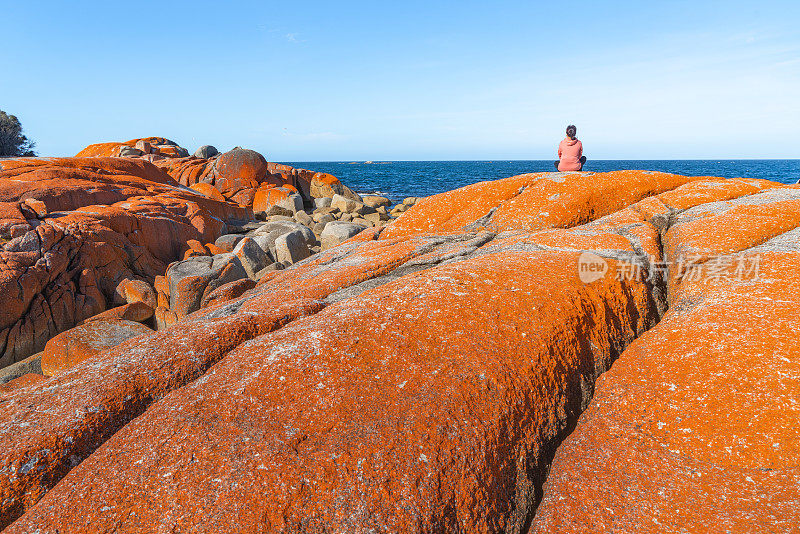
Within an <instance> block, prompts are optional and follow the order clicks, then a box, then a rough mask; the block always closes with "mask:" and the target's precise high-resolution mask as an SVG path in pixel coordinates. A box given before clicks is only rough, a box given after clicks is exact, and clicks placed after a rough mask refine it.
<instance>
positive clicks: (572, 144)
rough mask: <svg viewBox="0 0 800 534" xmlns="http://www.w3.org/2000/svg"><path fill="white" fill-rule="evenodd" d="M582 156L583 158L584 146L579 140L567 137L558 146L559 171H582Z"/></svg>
mask: <svg viewBox="0 0 800 534" xmlns="http://www.w3.org/2000/svg"><path fill="white" fill-rule="evenodd" d="M581 156H583V144H582V143H581V142H580V141H578V139H570V138H569V137H565V138H564V140H563V141H561V142H560V143H559V144H558V158H559V159H560V160H561V162H560V163H559V164H558V170H559V171H579V170H581V161H580V160H581Z"/></svg>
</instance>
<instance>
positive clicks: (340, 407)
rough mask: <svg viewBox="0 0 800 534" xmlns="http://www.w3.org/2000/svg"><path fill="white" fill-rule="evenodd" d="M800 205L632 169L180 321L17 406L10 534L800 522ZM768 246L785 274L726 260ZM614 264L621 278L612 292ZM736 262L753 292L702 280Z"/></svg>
mask: <svg viewBox="0 0 800 534" xmlns="http://www.w3.org/2000/svg"><path fill="white" fill-rule="evenodd" d="M796 191H797V189H796V188H794V187H792V186H784V185H781V184H776V183H771V182H766V181H760V180H746V179H731V180H725V179H718V178H708V177H702V178H689V177H683V176H676V175H669V174H663V173H650V172H642V171H621V172H613V173H604V174H592V173H549V174H548V173H545V174H530V175H522V176H517V177H512V178H508V179H504V180H497V181H494V182H483V183H480V184H474V185H472V186H468V187H465V188H462V189H459V190H456V191H452V192H450V193H445V194H443V195H437V196H434V197H429V198H427V199H424V200H422V201H420V202H419V203H418V204H417V205H415V206H414V207H413V208H411V209H409V210H408V211H406V212H405V213H404V214H403V215H402V216H401V217H400V218H399V219H398V220H397V221H395V222H393V223H392V224H391V225H389V226H387V227H385V228H372V229H369V230H366V231H364V232H361V233H359V234H358V235H356V236H355V237H353V238H352V239H350V240H349V241H346V242H345V243H343V244H342V245H340V246H338V247H335V248H331V249H328V250H325V251H323V252H322V253H320V254H317V255H315V256H312V257H310V258H308V259H306V260H303V261H300V262H298V263H296V264H294V265H292V266H291V267H289V268H287V269H285V270H281V271H275V272H273V273H270V274H269V276H265V277H264V278H262V279H260V281H259V282H258V284H257V285H256V286H255V287H252V288H249V289H246V290H244V292H241V291H239V290H236V291H233V290H232V291H229V292H222V291H221V292H220V295H219V296H215V298H214V299H213V302H212V303H211V304H210V305H209V306H208V307H206V308H203V309H200V310H199V311H196V312H194V313H192V314H190V315H188V316H186V317H185V318H183V319H182V320H180V321H179V322H177V323H176V324H175V325H173V326H172V327H170V328H168V329H166V330H163V331H159V332H156V333H154V334H151V335H146V336H139V337H137V338H133V339H130V340H128V341H126V342H124V343H122V344H120V345H118V346H116V347H114V348H112V349H110V350H108V351H105V352H103V353H101V354H98V355H96V356H94V357H92V358H90V359H88V360H86V361H84V362H83V363H80V364H78V365H76V366H75V367H72V368H70V369H67V370H66V371H64V372H63V373H62V374H60V375H58V376H57V377H53V378H50V379H46V380H39V381H34V382H32V383H30V384H28V385H24V386H22V387H19V388H16V389H13V390H11V391H6V392H0V503H2V504H1V505H0V506H2V508H0V517H2V524H3V525H9V526H8V529H7V532H11V533H17V532H19V533H21V532H32V531H39V532H61V533H63V532H86V531H95V532H106V531H107V532H158V531H181V530H187V531H202V532H451V531H452V532H458V531H461V532H526V531H528V529H533V530H535V531H541V532H554V531H582V532H585V531H602V530H616V531H626V532H641V531H648V530H653V531H655V530H660V531H680V530H681V529H682V528H688V529H690V530H691V529H699V530H713V529H715V528H719V529H721V530H725V529H726V528H728V526H729V527H730V528H729V530H736V528H738V526H739V525H745V528H744V530H765V531H766V530H771V529H772V530H781V529H782V526H787V525H791V524H796V523H797V518H798V510H797V508H796V503H797V502H798V495H797V487H798V483H800V480H798V478H799V477H798V473H797V470H796V466H794V462H796V458H797V457H798V450H797V443H798V439H797V438H798V436H797V432H798V430H797V429H798V428H800V427H799V426H798V425H797V419H798V418H797V407H796V403H795V402H794V399H795V398H796V397H797V394H796V393H797V391H796V390H797V389H798V387H800V375H798V374H797V373H796V370H797V369H796V367H797V364H798V361H800V354H796V352H797V351H796V350H795V348H794V347H795V346H796V345H797V343H796V340H797V327H796V326H795V325H796V324H797V323H798V321H797V319H798V317H796V315H797V313H798V312H796V310H797V309H798V306H797V296H796V295H797V294H798V292H797V289H798V288H796V287H795V286H796V285H797V282H796V281H795V279H794V278H795V277H794V276H793V272H794V271H792V270H791V269H794V268H796V264H797V263H798V262H800V255H798V253H799V251H798V249H797V247H796V246H795V244H796V243H797V234H796V232H795V231H794V228H796V227H797V226H798V224H800V206H798V205H796V200H795V198H796V196H795V193H796ZM15 246H19V247H21V248H22V249H25V248H26V247H32V248H33V244H29V243H28V242H25V243H23V242H22V241H20V242H19V243H18V245H15ZM756 254H758V255H760V256H759V258H760V268H761V271H760V276H763V278H758V279H755V278H753V277H752V276H750V277H749V278H748V277H744V278H742V279H735V278H734V276H733V275H734V274H736V271H735V269H736V268H737V267H736V264H735V262H727V261H722V260H720V258H723V259H724V258H726V257H730V258H739V257H744V258H745V259H746V258H748V257H751V256H754V255H756ZM587 255H589V256H587ZM684 256H687V257H690V260H688V261H684V260H685V258H684ZM586 257H590V258H594V261H595V262H599V264H600V265H604V271H603V273H601V274H600V275H599V276H593V277H592V279H591V280H589V281H587V280H586V279H585V277H583V276H582V271H581V267H580V265H581V262H582V261H583V260H582V258H586ZM679 260H680V261H679ZM709 262H714V263H713V264H714V265H715V269H717V270H716V271H715V273H717V274H719V273H723V274H725V273H727V274H729V275H730V276H729V277H727V278H726V277H723V276H721V275H720V276H717V277H713V278H709V277H698V279H695V277H694V276H689V275H687V273H690V274H691V273H693V272H694V271H693V269H694V270H697V269H700V268H701V267H704V266H707V265H711V264H710V263H709ZM718 264H721V265H722V266H721V267H720V266H719V265H718ZM664 265H666V268H664V267H663V266H664ZM628 272H636V273H638V275H636V276H615V274H616V273H628ZM583 274H585V273H583ZM750 274H751V275H752V272H751V273H750ZM728 278H730V280H729V279H728ZM226 295H227V297H226ZM615 362H616V363H615ZM612 364H613V367H612ZM609 368H610V371H609ZM598 378H599V379H598ZM776 444H777V445H776ZM551 463H552V467H551ZM540 503H541V504H540ZM537 507H538V509H537ZM755 511H757V513H758V516H757V517H758V518H760V521H762V522H761V523H758V522H757V517H756V515H755V514H756V512H755ZM792 521H794V523H792ZM747 527H752V528H747Z"/></svg>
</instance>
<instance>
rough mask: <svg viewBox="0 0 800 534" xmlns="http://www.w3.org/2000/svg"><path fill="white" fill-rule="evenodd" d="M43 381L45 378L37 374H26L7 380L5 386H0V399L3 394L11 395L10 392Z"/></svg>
mask: <svg viewBox="0 0 800 534" xmlns="http://www.w3.org/2000/svg"><path fill="white" fill-rule="evenodd" d="M45 379H46V377H45V376H44V375H40V374H37V373H27V374H24V375H22V376H18V377H17V378H14V379H13V380H9V381H8V382H6V383H5V384H0V397H2V396H3V395H4V394H7V393H11V392H12V391H16V390H18V389H21V388H24V387H27V386H30V385H32V384H38V383H39V382H41V381H42V380H45Z"/></svg>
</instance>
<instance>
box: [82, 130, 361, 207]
mask: <svg viewBox="0 0 800 534" xmlns="http://www.w3.org/2000/svg"><path fill="white" fill-rule="evenodd" d="M120 156H124V157H126V158H142V159H145V160H147V161H150V162H152V163H153V164H155V165H157V166H158V167H159V168H161V169H162V170H164V171H165V172H166V173H167V174H169V175H170V176H172V177H173V178H174V179H175V181H177V182H178V183H180V184H182V185H185V186H187V187H191V188H192V189H194V190H196V191H198V192H199V193H201V194H203V195H205V196H207V197H208V198H212V199H214V200H228V201H231V202H235V203H237V204H239V205H241V206H246V207H251V206H253V202H254V200H255V198H256V195H257V191H258V190H259V188H261V189H267V188H269V187H283V188H289V189H291V190H293V191H295V192H298V193H299V194H300V195H302V196H303V198H304V199H306V200H311V199H313V198H317V197H323V196H328V197H332V196H333V195H334V194H340V195H343V196H345V197H347V198H354V199H357V198H358V195H356V193H354V192H353V191H352V190H350V189H349V188H348V187H347V186H345V185H344V184H342V183H341V182H340V181H339V179H337V178H336V177H335V176H333V175H330V174H325V173H316V172H314V171H309V170H305V169H295V168H293V167H290V166H289V165H282V164H280V163H270V162H267V160H266V159H265V158H264V157H263V156H262V155H261V154H259V153H258V152H255V151H253V150H247V149H242V148H239V147H237V148H234V149H233V150H229V151H228V152H225V153H224V154H218V155H215V156H213V157H211V158H208V159H204V158H198V157H194V156H191V157H190V156H189V155H188V151H187V150H186V149H184V148H181V147H180V146H178V145H177V144H176V143H175V142H173V141H170V140H169V139H165V138H163V137H146V138H142V139H131V140H130V141H126V142H124V143H98V144H94V145H89V146H88V147H86V148H85V149H83V150H82V151H80V152H79V153H78V155H77V157H120ZM262 203H263V199H262Z"/></svg>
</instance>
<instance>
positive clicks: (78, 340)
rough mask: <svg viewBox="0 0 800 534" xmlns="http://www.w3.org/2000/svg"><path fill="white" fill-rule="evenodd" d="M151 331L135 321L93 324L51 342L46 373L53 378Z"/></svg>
mask: <svg viewBox="0 0 800 534" xmlns="http://www.w3.org/2000/svg"><path fill="white" fill-rule="evenodd" d="M150 332H152V330H150V329H149V328H147V327H146V326H144V325H141V324H139V323H136V322H133V321H119V320H97V321H89V322H87V323H86V324H84V325H82V326H76V327H75V328H72V329H70V330H67V331H66V332H61V333H60V334H58V335H57V336H56V337H54V338H53V339H51V340H50V341H48V342H47V345H45V347H44V354H43V355H42V372H43V373H44V374H45V376H52V375H54V374H57V373H60V372H62V371H64V370H65V369H69V368H70V367H73V366H75V365H76V364H78V363H80V362H82V361H84V360H86V359H89V358H92V357H93V356H96V355H97V354H99V353H101V352H103V351H104V350H106V349H108V348H110V347H115V346H117V345H119V344H120V343H122V342H123V341H125V340H127V339H130V338H132V337H135V336H139V335H142V334H147V333H150Z"/></svg>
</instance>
